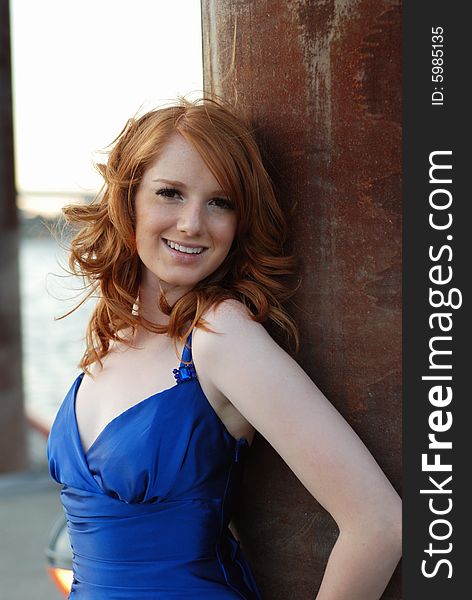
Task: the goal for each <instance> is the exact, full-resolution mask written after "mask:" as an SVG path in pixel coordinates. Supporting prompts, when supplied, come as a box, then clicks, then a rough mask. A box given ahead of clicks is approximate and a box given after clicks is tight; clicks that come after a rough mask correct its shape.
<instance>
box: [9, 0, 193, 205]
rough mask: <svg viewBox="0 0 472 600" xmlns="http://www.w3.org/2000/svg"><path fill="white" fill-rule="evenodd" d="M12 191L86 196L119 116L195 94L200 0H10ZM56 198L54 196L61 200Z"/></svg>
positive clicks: (96, 180)
mask: <svg viewBox="0 0 472 600" xmlns="http://www.w3.org/2000/svg"><path fill="white" fill-rule="evenodd" d="M10 12H11V28H12V71H13V103H14V133H15V154H16V179H17V189H18V191H19V192H20V193H22V194H26V195H27V194H28V193H31V192H41V193H42V199H41V196H38V197H37V198H36V199H35V202H38V203H40V202H43V203H46V202H47V196H48V193H51V192H52V193H53V194H52V195H54V194H56V195H60V193H61V192H65V193H68V194H74V193H78V194H82V193H85V194H90V193H94V192H95V191H96V190H97V189H98V188H99V187H100V178H99V176H98V174H97V173H96V171H95V170H94V168H93V162H94V160H95V161H97V160H98V161H103V154H100V150H103V149H104V148H105V147H106V146H108V144H110V143H111V142H112V141H113V140H114V139H115V137H116V136H117V135H118V133H119V132H120V131H121V129H122V128H123V126H124V124H125V123H126V120H127V119H128V118H129V117H131V116H133V115H135V114H136V113H137V112H142V111H144V110H146V109H149V108H153V107H155V106H159V105H160V104H162V103H165V102H166V101H168V100H171V99H173V98H175V97H176V96H177V95H178V94H182V95H190V96H191V97H192V96H193V97H196V96H200V95H201V92H202V87H203V82H202V57H201V17H200V2H199V0H132V1H131V0H40V1H38V0H10ZM59 201H60V200H59Z"/></svg>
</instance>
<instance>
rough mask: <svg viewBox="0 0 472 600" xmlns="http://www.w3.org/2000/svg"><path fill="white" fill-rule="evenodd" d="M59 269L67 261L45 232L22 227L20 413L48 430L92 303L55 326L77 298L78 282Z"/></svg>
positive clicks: (73, 370)
mask: <svg viewBox="0 0 472 600" xmlns="http://www.w3.org/2000/svg"><path fill="white" fill-rule="evenodd" d="M61 264H62V265H67V255H66V253H65V252H64V250H62V249H61V247H60V245H59V244H58V243H57V242H56V241H55V240H54V239H53V238H52V237H51V235H50V234H49V232H48V231H47V229H46V228H45V227H44V226H42V225H41V224H40V223H39V221H38V220H37V219H35V220H34V221H31V222H30V223H27V224H26V225H25V223H23V227H22V235H21V238H20V293H21V318H22V343H23V381H24V394H25V408H26V411H27V413H29V414H30V415H32V416H33V417H34V416H36V417H38V418H40V419H41V421H43V422H44V423H46V424H48V425H51V423H52V421H53V419H54V416H55V414H56V412H57V410H58V408H59V405H60V403H61V402H62V400H63V399H64V397H65V395H66V393H67V391H68V390H69V388H70V387H71V385H72V383H73V381H74V379H75V378H76V377H77V375H78V374H79V372H80V371H79V369H78V367H77V364H78V362H79V360H80V358H81V356H82V354H83V351H84V349H85V343H84V336H85V327H86V323H87V320H88V317H89V315H90V313H91V311H92V309H93V305H94V302H95V301H94V300H93V299H91V300H88V301H87V302H86V303H85V305H82V306H81V307H80V308H79V309H78V310H77V311H75V312H74V313H73V314H72V315H70V316H68V317H66V318H64V319H62V320H60V321H55V320H54V318H55V317H58V316H60V315H63V314H64V313H66V312H67V311H68V310H70V309H71V308H72V307H73V306H75V304H76V303H77V302H78V300H79V299H80V298H81V297H82V295H78V294H79V287H80V285H81V280H80V279H77V278H73V277H71V276H68V275H67V273H65V272H64V271H63V269H61V267H60V265H61ZM74 297H76V299H75V300H74Z"/></svg>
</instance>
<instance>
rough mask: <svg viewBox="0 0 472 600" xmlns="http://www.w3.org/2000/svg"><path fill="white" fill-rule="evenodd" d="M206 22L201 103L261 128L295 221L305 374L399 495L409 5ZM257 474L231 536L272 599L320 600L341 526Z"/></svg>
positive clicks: (252, 5) (347, 3)
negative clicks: (404, 32) (234, 106)
mask: <svg viewBox="0 0 472 600" xmlns="http://www.w3.org/2000/svg"><path fill="white" fill-rule="evenodd" d="M202 8H203V35H204V37H203V52H204V74H205V86H206V89H207V90H212V91H214V92H217V93H219V94H221V95H222V96H223V97H225V98H228V99H232V100H234V98H235V97H237V98H238V102H239V104H240V106H241V108H242V109H244V110H246V112H247V113H248V114H249V115H250V116H251V118H252V120H253V122H254V123H255V125H256V126H257V131H256V135H257V137H258V139H259V141H260V142H261V144H262V146H263V147H264V148H265V150H266V153H267V156H268V157H269V162H268V166H269V171H270V172H271V175H272V177H273V179H274V181H275V184H276V187H277V189H278V191H279V196H280V199H281V203H282V204H283V206H284V208H285V209H286V212H287V214H289V215H290V224H291V232H292V238H293V240H294V247H295V250H296V251H297V253H298V254H299V256H300V260H301V276H302V287H301V289H300V291H299V293H298V294H297V296H296V306H294V307H293V314H294V315H295V317H296V318H297V320H298V323H299V324H300V328H301V333H302V349H301V353H300V355H299V356H298V360H299V362H300V364H301V365H302V367H303V368H304V369H305V370H306V371H307V372H308V374H309V375H310V376H311V377H312V379H313V380H314V381H315V382H316V383H317V385H318V386H319V387H320V388H321V389H322V390H323V392H324V393H325V394H326V395H327V396H328V398H329V399H330V400H331V401H332V402H333V404H334V405H335V406H336V407H337V408H338V409H339V410H340V411H341V413H342V414H343V415H344V416H345V417H346V418H347V419H348V421H349V422H350V423H351V424H352V426H353V427H354V429H355V430H356V431H357V432H358V433H359V435H360V436H361V438H362V439H363V440H364V442H365V443H366V445H367V446H368V448H369V449H370V450H371V452H372V453H373V454H374V456H375V457H376V459H377V460H378V462H379V464H380V465H381V466H382V468H383V469H384V471H385V472H386V474H387V476H388V477H389V478H390V480H391V481H392V483H393V484H394V485H395V487H396V488H397V490H398V491H401V490H400V485H401V195H400V192H401V121H400V119H401V56H400V50H401V30H400V22H401V19H400V2H399V1H391V0H338V1H336V0H325V1H322V0H316V1H302V0H298V1H297V0H288V1H287V0H284V1H281V0H272V1H270V2H269V1H267V0H266V1H258V2H256V1H250V0H239V1H238V0H229V1H228V0H225V1H223V0H203V3H202ZM250 463H251V464H250V468H249V469H248V471H247V474H246V480H245V493H244V503H243V509H242V511H241V515H240V518H239V520H238V523H237V526H238V533H239V534H240V535H241V537H242V541H243V545H244V547H245V549H246V552H247V553H248V555H249V557H250V559H251V561H252V562H253V564H254V566H255V571H256V578H257V580H258V581H259V582H260V585H261V587H262V588H263V592H264V594H265V598H268V599H269V600H282V599H284V600H286V599H287V598H294V599H296V600H309V599H310V600H312V599H313V598H314V596H315V591H316V589H317V587H318V586H319V583H320V581H321V577H322V574H323V570H324V568H325V565H326V560H327V557H328V555H329V552H330V550H331V547H332V544H333V543H334V541H335V539H336V535H337V530H336V527H335V524H334V523H333V521H332V519H331V518H330V517H329V515H327V514H326V512H325V511H324V510H323V509H321V507H319V505H318V504H317V503H316V501H315V500H313V498H312V497H311V496H310V495H309V494H308V493H307V492H306V490H305V489H304V488H303V487H302V486H301V484H299V483H298V482H297V480H296V479H295V477H294V476H293V475H292V474H291V473H290V471H289V470H288V468H287V467H286V466H285V465H284V464H283V462H282V461H281V460H280V459H279V458H278V457H277V456H276V454H275V453H274V452H273V451H272V449H271V448H270V447H269V446H268V445H267V444H266V443H265V442H264V441H263V440H262V439H260V438H258V439H257V441H256V444H255V446H254V447H253V449H252V456H251V461H250ZM400 597H401V592H400V578H399V572H397V573H396V574H395V576H394V578H393V580H392V582H391V583H390V585H389V586H388V588H387V590H386V591H385V593H384V595H383V598H385V599H389V600H398V599H399V598H400Z"/></svg>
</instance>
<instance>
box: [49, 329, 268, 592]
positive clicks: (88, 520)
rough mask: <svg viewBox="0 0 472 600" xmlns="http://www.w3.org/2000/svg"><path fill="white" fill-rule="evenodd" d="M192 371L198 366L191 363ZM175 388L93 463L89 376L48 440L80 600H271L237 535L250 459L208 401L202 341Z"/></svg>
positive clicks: (124, 424)
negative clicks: (265, 599) (238, 500)
mask: <svg viewBox="0 0 472 600" xmlns="http://www.w3.org/2000/svg"><path fill="white" fill-rule="evenodd" d="M184 362H185V363H189V364H184ZM174 375H175V378H176V381H177V383H176V385H174V386H173V387H171V388H169V389H166V390H164V391H162V392H159V393H157V394H154V395H152V396H150V397H149V398H146V399H144V400H142V401H141V402H139V403H138V404H136V405H134V406H131V407H130V408H128V409H127V410H125V411H124V412H122V413H121V414H119V415H118V416H117V417H115V418H114V419H113V420H112V421H110V422H109V423H108V425H107V426H106V427H105V428H104V429H103V430H102V432H101V433H100V434H99V436H98V438H97V439H96V440H95V441H94V443H93V444H92V446H91V447H90V448H89V450H88V451H87V452H86V453H84V452H83V449H82V443H81V440H80V436H79V431H78V426H77V420H76V415H75V398H76V394H77V390H78V388H79V386H80V383H81V381H82V379H83V376H84V373H80V375H79V376H78V377H77V379H76V380H75V381H74V383H73V384H72V387H71V389H70V390H69V392H68V394H67V396H66V397H65V399H64V401H63V403H62V404H61V406H60V408H59V411H58V413H57V415H56V418H55V420H54V423H53V425H52V428H51V431H50V433H49V438H48V444H47V454H48V461H49V470H50V473H51V477H52V478H53V479H54V480H55V481H57V482H58V483H61V484H62V489H61V502H62V504H63V507H64V511H65V514H66V518H67V526H68V532H69V537H70V542H71V548H72V553H73V574H74V578H73V584H72V589H71V593H70V595H69V598H70V599H71V600H72V599H73V600H125V599H126V600H151V599H152V600H174V599H176V598H181V599H183V598H185V599H186V600H194V599H195V600H197V599H198V600H203V599H205V600H233V599H234V600H236V599H241V598H244V599H246V600H261V594H260V592H259V590H258V588H257V585H256V583H255V581H254V578H253V575H252V573H251V569H250V567H249V565H248V563H247V561H246V559H245V558H244V556H243V554H242V552H241V550H240V548H239V542H238V541H236V540H235V538H234V537H233V535H232V533H231V532H230V530H229V529H228V524H229V521H230V519H231V516H232V513H233V508H234V501H235V495H236V493H237V489H238V483H239V480H240V476H241V469H242V466H243V463H244V457H245V454H246V452H247V450H248V443H247V440H246V439H245V438H240V439H238V440H236V439H235V438H234V437H233V436H232V435H231V434H230V433H229V432H228V430H227V429H226V427H225V426H224V424H223V423H222V421H221V420H220V418H219V417H218V415H217V414H216V412H215V411H214V409H213V408H212V406H211V404H210V403H209V402H208V400H207V398H206V396H205V394H204V393H203V391H202V388H201V386H200V383H199V381H198V378H197V375H196V373H195V368H194V366H193V362H192V350H191V335H190V336H189V339H188V340H187V344H186V346H185V349H184V352H183V354H182V362H181V363H180V367H179V369H175V370H174Z"/></svg>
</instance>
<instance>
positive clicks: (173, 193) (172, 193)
mask: <svg viewBox="0 0 472 600" xmlns="http://www.w3.org/2000/svg"><path fill="white" fill-rule="evenodd" d="M156 195H157V196H163V197H164V198H177V197H179V198H180V193H179V190H176V189H175V188H162V189H160V190H158V191H157V192H156Z"/></svg>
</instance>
